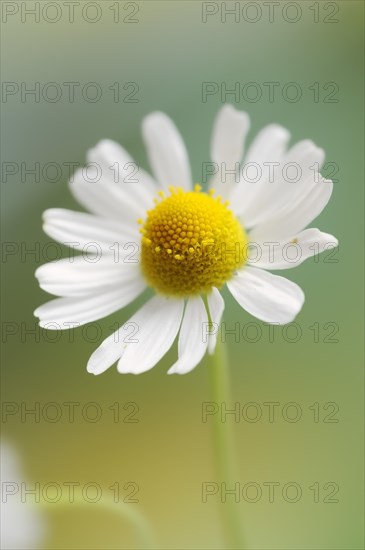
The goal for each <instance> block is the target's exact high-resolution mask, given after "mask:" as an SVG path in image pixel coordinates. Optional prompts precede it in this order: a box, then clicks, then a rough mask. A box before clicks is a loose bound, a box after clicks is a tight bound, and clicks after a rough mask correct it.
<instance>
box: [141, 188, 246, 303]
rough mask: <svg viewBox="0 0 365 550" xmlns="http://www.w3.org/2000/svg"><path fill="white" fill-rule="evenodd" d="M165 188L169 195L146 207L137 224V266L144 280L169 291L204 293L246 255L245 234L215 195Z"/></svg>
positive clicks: (220, 283) (224, 278) (225, 277)
mask: <svg viewBox="0 0 365 550" xmlns="http://www.w3.org/2000/svg"><path fill="white" fill-rule="evenodd" d="M200 191H201V187H200V186H199V185H196V186H195V190H194V191H183V190H182V189H180V188H173V187H170V193H171V194H170V196H168V197H165V194H164V193H163V192H160V193H159V195H160V200H159V199H156V200H155V203H156V206H155V207H154V208H153V209H152V210H149V211H148V212H147V218H146V220H145V221H144V223H143V222H142V220H139V222H140V223H143V226H142V228H141V233H142V235H143V237H142V251H141V265H142V271H143V273H144V276H145V278H146V280H147V282H148V283H149V284H150V285H151V286H152V287H153V288H154V289H155V290H156V291H158V292H161V293H163V294H166V295H170V296H181V297H182V296H191V295H194V294H200V293H206V292H209V291H210V290H211V288H212V287H213V286H215V287H217V288H220V287H221V286H223V285H224V283H225V282H226V281H227V280H228V279H230V278H231V277H232V275H233V273H234V272H235V270H237V269H238V268H240V267H241V266H242V265H243V264H244V262H245V257H246V247H247V242H248V241H247V236H246V234H245V231H244V229H243V228H242V226H241V224H240V223H239V222H238V220H237V219H236V218H235V216H234V214H233V212H232V211H231V210H230V209H229V208H228V203H224V204H222V203H221V199H220V197H214V196H213V195H214V191H211V192H210V193H209V194H206V193H201V192H200Z"/></svg>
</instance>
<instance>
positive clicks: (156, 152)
mask: <svg viewBox="0 0 365 550" xmlns="http://www.w3.org/2000/svg"><path fill="white" fill-rule="evenodd" d="M142 134H143V138H144V141H145V144H146V148H147V154H148V158H149V162H150V165H151V167H152V170H153V173H154V176H155V178H156V180H157V181H158V183H159V184H160V185H161V187H162V188H163V189H165V190H167V189H168V188H169V186H170V185H173V186H177V187H183V188H184V189H191V186H192V185H191V172H190V164H189V158H188V154H187V151H186V147H185V144H184V142H183V140H182V137H181V135H180V133H179V131H178V130H177V128H176V126H175V124H174V123H173V122H172V120H171V119H170V118H169V117H168V116H167V115H166V114H165V113H160V112H154V113H151V114H150V115H148V116H147V117H145V119H144V120H143V123H142Z"/></svg>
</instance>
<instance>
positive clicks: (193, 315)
mask: <svg viewBox="0 0 365 550" xmlns="http://www.w3.org/2000/svg"><path fill="white" fill-rule="evenodd" d="M207 327H208V315H207V312H206V309H205V305H204V302H203V300H202V299H201V298H200V296H197V297H196V298H189V300H188V302H187V304H186V308H185V313H184V318H183V322H182V325H181V329H180V333H179V343H178V355H179V358H178V360H177V361H176V363H175V364H174V365H173V366H172V367H171V368H170V369H169V371H168V374H186V373H188V372H190V371H191V370H193V369H194V368H195V367H196V366H197V364H198V363H200V361H201V360H202V358H203V357H204V354H205V352H206V350H207V347H208V339H207V337H206V336H205V338H204V335H205V334H206V329H207Z"/></svg>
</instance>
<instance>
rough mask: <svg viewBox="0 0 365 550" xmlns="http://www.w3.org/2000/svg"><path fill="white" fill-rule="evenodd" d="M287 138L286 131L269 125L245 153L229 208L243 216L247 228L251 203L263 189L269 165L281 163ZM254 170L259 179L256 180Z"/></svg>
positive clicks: (249, 220) (280, 127)
mask: <svg viewBox="0 0 365 550" xmlns="http://www.w3.org/2000/svg"><path fill="white" fill-rule="evenodd" d="M289 139H290V134H289V132H288V130H286V129H285V128H283V127H282V126H279V125H278V124H270V125H268V126H265V128H263V129H262V130H261V131H260V132H259V133H258V134H257V136H256V137H255V139H254V140H253V142H252V144H251V145H250V147H249V149H248V151H247V155H246V157H245V160H244V164H243V165H242V168H241V178H240V182H239V183H238V184H237V185H236V186H234V188H233V189H232V194H231V195H230V197H229V200H230V203H231V208H232V209H233V211H234V212H235V213H236V214H237V215H242V216H243V218H244V219H245V222H246V224H247V225H250V224H251V212H252V214H255V212H254V211H252V209H253V208H254V203H255V201H256V200H257V199H258V197H259V196H260V194H261V193H264V192H265V189H266V190H267V185H268V182H269V178H270V175H271V173H270V170H272V168H271V169H270V163H280V162H281V161H282V158H283V156H284V153H285V151H286V148H287V145H288V142H289ZM250 167H252V168H250ZM276 170H277V168H276ZM256 171H257V174H258V175H259V176H260V177H259V179H258V181H256Z"/></svg>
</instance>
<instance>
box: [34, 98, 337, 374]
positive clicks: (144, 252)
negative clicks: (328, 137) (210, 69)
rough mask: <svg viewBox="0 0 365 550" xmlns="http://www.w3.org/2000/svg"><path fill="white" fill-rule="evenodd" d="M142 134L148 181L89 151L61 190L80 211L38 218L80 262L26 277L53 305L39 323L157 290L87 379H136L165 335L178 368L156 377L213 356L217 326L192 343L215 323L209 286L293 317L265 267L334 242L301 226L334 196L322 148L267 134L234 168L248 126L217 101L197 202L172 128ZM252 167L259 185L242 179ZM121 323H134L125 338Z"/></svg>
mask: <svg viewBox="0 0 365 550" xmlns="http://www.w3.org/2000/svg"><path fill="white" fill-rule="evenodd" d="M142 130H143V138H144V141H145V144H146V147H147V151H148V157H149V161H150V164H151V167H152V171H153V173H154V176H155V180H153V179H152V178H151V177H150V176H149V175H148V174H147V173H146V172H144V171H143V170H138V173H136V172H137V170H135V169H134V164H133V161H132V159H131V157H130V156H129V155H128V154H127V152H126V151H125V150H124V149H123V148H122V147H120V146H119V145H118V144H116V143H114V142H112V141H108V140H103V141H101V142H100V143H99V144H98V145H97V146H96V147H95V148H94V149H92V150H90V151H89V153H88V161H89V163H90V164H88V170H87V171H86V170H81V169H80V170H78V171H77V172H76V173H75V174H74V177H73V178H72V181H71V182H70V188H71V191H72V193H73V195H74V196H75V198H76V199H77V200H78V201H79V202H80V203H81V204H82V205H83V206H84V207H85V208H86V209H87V210H89V211H90V212H91V214H86V213H78V212H72V211H69V210H63V209H50V210H47V211H46V212H45V213H44V231H45V232H46V233H47V234H48V235H49V236H50V237H52V238H54V239H56V240H57V241H59V242H61V243H64V244H67V245H68V246H71V247H73V248H75V249H77V250H82V251H83V255H81V256H76V257H75V258H73V261H71V260H70V259H62V260H59V261H56V262H51V263H48V264H46V265H43V266H41V267H40V268H39V269H38V270H37V271H36V276H37V278H38V280H39V283H40V286H41V287H42V288H43V289H44V290H46V291H47V292H50V293H52V294H55V295H56V296H59V298H57V299H55V300H53V301H51V302H48V303H47V304H45V305H43V306H41V307H39V308H38V309H37V310H36V311H35V315H36V316H38V317H39V319H40V326H41V327H46V328H70V327H71V326H72V325H82V324H84V323H88V322H92V321H95V320H97V319H100V318H102V317H105V316H107V315H109V314H111V313H113V312H115V311H117V310H119V309H121V308H123V307H125V306H126V305H127V304H129V303H130V302H132V301H133V300H134V299H135V298H137V296H139V295H140V294H141V293H142V292H143V291H144V289H145V288H146V287H147V286H150V287H152V288H153V289H154V290H155V292H156V294H155V296H154V297H152V298H151V299H149V300H148V301H147V302H146V303H145V304H144V305H143V306H142V307H141V308H140V309H139V310H138V311H137V312H136V313H135V315H133V316H132V318H131V319H130V320H129V322H128V323H126V324H125V325H123V326H122V327H121V328H120V329H119V330H118V331H116V333H114V334H113V335H111V336H110V337H109V338H107V339H106V340H105V341H104V342H103V343H102V345H101V346H100V347H99V348H98V349H97V350H96V351H95V352H94V353H93V355H92V356H91V358H90V360H89V363H88V371H89V372H91V373H94V374H100V373H102V372H104V371H105V370H106V369H108V368H109V367H110V366H111V365H113V363H115V362H116V361H118V371H119V372H121V373H134V374H138V373H142V372H145V371H147V370H149V369H151V368H152V367H153V366H155V365H156V363H157V362H158V361H159V360H160V359H161V358H162V357H163V355H164V354H165V353H166V352H167V351H168V350H169V349H170V347H171V346H172V344H173V342H174V340H175V338H176V336H177V335H179V337H178V360H177V361H176V363H175V364H174V365H173V366H172V367H171V368H170V370H169V371H168V372H169V373H179V374H184V373H187V372H189V371H191V370H192V369H193V368H194V367H195V366H196V365H197V364H198V363H199V362H200V360H201V359H202V357H203V356H204V354H205V353H206V351H207V350H208V351H209V352H210V353H212V352H213V351H214V348H215V343H216V334H213V332H215V331H213V330H212V331H211V332H212V334H210V335H209V337H208V338H204V337H203V331H202V327H206V326H207V323H216V324H217V325H218V324H219V323H220V320H221V316H222V313H223V308H224V301H223V299H222V297H221V294H220V292H219V290H218V288H221V287H222V286H223V285H224V284H225V283H226V284H227V287H228V289H229V290H230V292H231V294H232V295H233V296H234V298H235V299H236V300H237V302H238V303H239V304H240V305H241V306H242V307H243V308H244V309H245V310H247V311H248V312H249V313H251V314H252V315H254V316H255V317H257V318H258V319H261V320H262V321H265V322H267V323H278V324H285V323H289V322H291V321H292V320H293V319H294V318H295V316H296V315H297V314H298V312H299V311H300V309H301V307H302V305H303V302H304V294H303V291H302V290H301V289H300V288H299V287H298V286H297V285H296V284H295V283H293V282H291V281H289V280H287V279H285V278H283V277H279V276H277V275H273V274H271V273H268V272H267V271H265V269H271V270H275V269H285V268H289V267H294V266H295V265H299V264H300V263H302V262H303V261H304V260H305V259H306V258H309V257H310V256H313V255H314V254H315V253H318V252H321V251H323V250H324V249H325V248H328V247H330V246H337V240H336V239H335V238H334V237H333V236H331V235H328V234H326V233H322V232H321V231H319V230H318V229H305V228H306V226H307V225H308V224H309V223H311V221H312V220H313V219H314V218H316V217H317V216H318V214H320V212H321V211H322V210H323V208H324V207H325V206H326V204H327V202H328V201H329V198H330V196H331V193H332V182H331V181H328V180H324V178H322V177H321V176H320V174H319V170H320V167H321V166H322V165H323V162H324V152H323V151H322V149H319V148H317V147H316V146H315V145H314V143H312V142H311V141H309V140H305V141H301V142H299V143H297V144H296V145H294V146H293V147H291V148H290V149H288V141H289V133H288V132H287V130H285V129H284V128H282V127H281V126H278V125H274V124H272V125H270V126H266V127H265V128H264V129H263V130H262V131H261V132H260V133H259V134H258V136H257V137H256V138H255V139H254V141H253V142H252V144H251V145H250V147H249V148H248V151H247V153H246V155H245V159H244V164H242V165H240V164H239V163H241V161H242V157H243V149H244V141H245V138H246V134H247V133H248V130H249V118H248V116H247V115H246V114H245V113H243V112H240V111H237V110H235V109H234V108H233V107H232V106H230V105H226V106H224V107H222V109H221V110H220V111H219V113H218V116H217V118H216V121H215V124H214V129H213V137H212V143H211V158H212V161H213V163H214V164H212V165H211V166H209V169H211V171H212V172H215V174H214V176H213V178H212V180H211V181H210V184H209V189H210V191H209V192H208V193H204V192H202V191H201V188H200V186H197V185H196V186H193V185H192V178H191V172H190V166H189V161H188V155H187V152H186V148H185V145H184V143H183V140H182V138H181V136H180V134H179V133H178V130H177V129H176V127H175V125H174V124H173V122H172V121H171V120H170V119H169V118H168V117H167V116H166V115H165V114H163V113H160V112H155V113H152V114H150V115H149V116H147V117H146V118H145V119H144V121H143V127H142ZM234 167H236V168H237V169H238V170H237V174H235V173H234V171H232V168H234ZM93 169H94V172H93ZM252 169H254V170H256V174H259V177H258V178H257V177H256V176H255V175H252V174H251V175H250V173H249V170H252ZM291 170H292V172H290V171H291ZM293 170H294V171H295V172H294V174H293ZM229 171H230V172H229ZM133 172H135V173H134V174H133ZM100 173H101V177H99V176H100ZM273 174H274V180H273ZM298 174H299V178H298V177H297V176H298ZM116 176H117V177H116ZM92 179H95V182H94V183H92V182H91V180H92ZM96 180H97V181H96ZM236 180H237V181H236ZM253 180H254V181H253ZM213 189H214V190H213ZM221 197H222V199H221ZM226 199H227V200H228V201H229V203H228V204H227V202H226ZM137 221H138V223H137ZM91 242H92V243H95V244H94V245H89V246H88V243H91ZM253 243H254V246H253ZM268 243H276V244H274V245H270V246H269V244H268ZM85 250H87V251H88V252H89V253H90V254H89V255H87V254H85ZM273 250H274V254H273ZM295 251H297V254H296V255H297V256H298V257H295V256H296V255H295V254H293V252H294V253H295ZM92 253H93V254H92ZM293 256H294V257H293ZM202 296H203V297H204V299H205V301H204V300H203V299H202ZM207 309H208V310H209V313H208V311H207ZM209 326H216V325H209ZM128 327H129V329H128ZM130 327H132V329H133V327H137V328H136V330H135V335H134V338H130V339H127V338H126V335H127V334H130V332H131V330H132V329H131V328H130ZM128 330H129V331H128ZM132 332H133V330H132Z"/></svg>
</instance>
